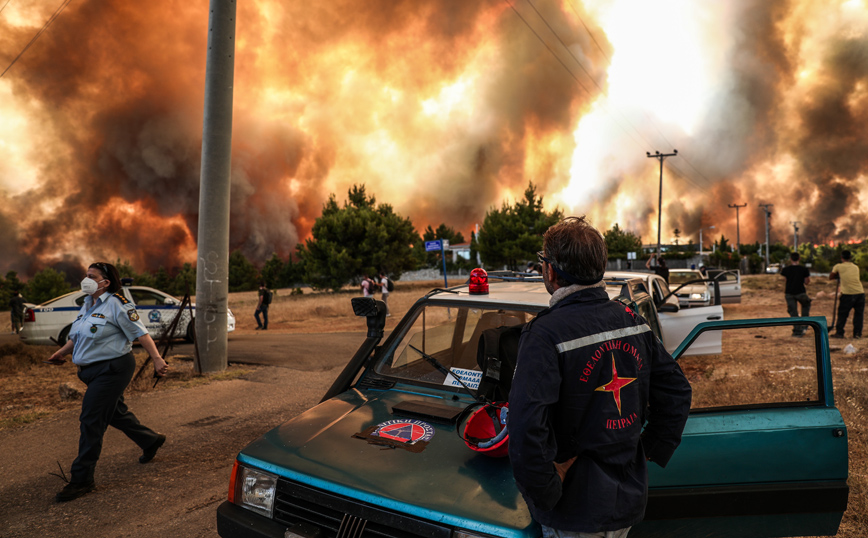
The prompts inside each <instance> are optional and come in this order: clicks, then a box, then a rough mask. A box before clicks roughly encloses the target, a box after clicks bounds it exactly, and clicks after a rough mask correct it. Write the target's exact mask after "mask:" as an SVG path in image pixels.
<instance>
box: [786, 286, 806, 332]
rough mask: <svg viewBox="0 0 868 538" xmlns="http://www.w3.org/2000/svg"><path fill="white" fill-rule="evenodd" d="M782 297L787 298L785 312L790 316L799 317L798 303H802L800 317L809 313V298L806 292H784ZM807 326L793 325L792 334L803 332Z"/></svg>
mask: <svg viewBox="0 0 868 538" xmlns="http://www.w3.org/2000/svg"><path fill="white" fill-rule="evenodd" d="M784 299H786V300H787V314H789V315H790V317H791V318H797V317H799V305H802V317H808V316H810V315H811V298H810V297H808V294H807V293H799V294H798V295H789V294H784ZM805 330H807V327H806V326H805V325H794V326H793V334H805Z"/></svg>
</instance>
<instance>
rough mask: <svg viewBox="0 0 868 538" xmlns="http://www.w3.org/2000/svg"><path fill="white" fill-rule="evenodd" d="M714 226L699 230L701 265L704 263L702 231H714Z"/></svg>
mask: <svg viewBox="0 0 868 538" xmlns="http://www.w3.org/2000/svg"><path fill="white" fill-rule="evenodd" d="M713 229H714V226H708V227H706V228H700V229H699V263H702V230H713Z"/></svg>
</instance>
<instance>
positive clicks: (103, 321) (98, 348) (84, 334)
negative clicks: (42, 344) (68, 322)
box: [69, 292, 148, 366]
mask: <svg viewBox="0 0 868 538" xmlns="http://www.w3.org/2000/svg"><path fill="white" fill-rule="evenodd" d="M145 334H148V329H146V328H145V324H144V323H142V321H141V320H140V319H139V314H138V312H136V305H134V304H133V303H131V302H130V301H128V300H127V298H126V297H125V296H124V295H123V293H121V292H118V293H116V294H114V295H111V294H108V293H103V294H102V295H100V296H99V297H97V298H96V299H94V298H93V297H91V296H89V295H88V296H87V297H85V299H84V304H83V305H82V306H81V310H79V312H78V317H77V318H75V321H74V322H73V323H72V328H71V329H70V331H69V338H70V340H72V341H73V342H75V348H73V351H72V362H73V363H75V364H76V365H78V366H86V365H88V364H93V363H96V362H99V361H105V360H110V359H116V358H118V357H120V356H122V355H126V354H127V353H129V352H130V351H131V350H132V348H133V344H132V341H133V340H135V339H136V338H138V337H140V336H143V335H145Z"/></svg>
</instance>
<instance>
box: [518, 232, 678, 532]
mask: <svg viewBox="0 0 868 538" xmlns="http://www.w3.org/2000/svg"><path fill="white" fill-rule="evenodd" d="M539 258H540V262H541V264H542V275H543V282H544V283H545V287H546V290H547V291H548V292H549V293H550V294H551V300H550V301H549V304H550V307H549V308H548V309H546V310H543V311H542V312H540V313H539V314H537V316H536V318H534V319H533V320H532V321H531V322H529V323H528V324H527V326H526V327H525V328H524V330H523V331H522V333H521V338H520V340H519V349H518V360H517V365H516V369H515V376H514V377H513V382H512V388H511V390H510V393H509V423H508V426H509V458H510V462H511V464H512V470H513V475H514V476H515V481H516V484H517V485H518V489H519V491H520V492H521V494H522V496H523V497H524V499H525V502H526V503H527V506H528V509H529V510H530V513H531V515H532V516H533V518H534V519H535V520H536V521H537V522H539V523H540V524H541V525H542V535H543V537H545V538H550V537H563V538H566V537H585V536H588V537H590V536H600V537H603V536H605V537H611V538H621V537H624V536H626V535H627V533H628V532H629V530H630V528H631V527H632V526H633V525H635V524H636V523H638V522H639V521H641V520H642V518H643V516H644V513H645V505H646V502H647V500H648V469H647V463H646V462H647V461H653V462H655V463H657V464H658V465H660V466H661V467H663V466H665V465H666V464H667V463H668V461H669V459H670V458H671V457H672V454H673V453H674V452H675V449H676V448H677V447H678V445H679V443H680V442H681V434H682V430H683V429H684V425H685V424H686V422H687V415H688V413H689V411H690V401H691V389H690V383H688V381H687V378H686V377H685V376H684V373H683V372H682V371H681V367H679V366H678V363H676V362H675V360H674V359H673V358H672V356H671V355H669V353H667V352H666V349H665V348H664V347H663V344H662V342H661V341H660V339H659V338H657V337H656V336H655V335H654V333H653V332H652V330H651V328H650V327H649V325H648V322H647V321H646V320H645V319H644V318H643V317H642V316H641V315H639V314H638V313H637V312H635V311H633V310H632V309H631V308H630V307H628V306H626V305H624V304H622V303H619V302H618V301H611V300H609V295H608V294H607V293H606V284H605V283H604V282H603V274H604V272H605V271H606V262H607V258H608V254H607V251H606V243H605V240H604V239H603V236H602V235H601V234H600V232H599V231H597V230H596V229H595V228H594V227H593V226H591V225H590V224H589V223H588V222H587V221H586V220H585V218H584V217H581V218H576V217H570V218H568V219H565V220H563V221H561V222H560V223H558V224H555V225H554V226H552V227H551V228H549V229H548V230H547V231H546V232H545V234H544V235H543V251H542V252H540V253H539ZM597 359H600V360H597ZM646 420H647V423H646Z"/></svg>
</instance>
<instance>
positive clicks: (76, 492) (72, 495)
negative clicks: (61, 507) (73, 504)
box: [54, 480, 94, 503]
mask: <svg viewBox="0 0 868 538" xmlns="http://www.w3.org/2000/svg"><path fill="white" fill-rule="evenodd" d="M93 488H94V485H93V480H91V481H90V482H70V483H69V484H67V485H66V486H64V487H63V489H62V490H60V491H59V492H58V493H57V495H55V496H54V500H56V501H57V502H59V503H65V502H67V501H71V500H73V499H78V498H79V497H81V496H82V495H86V494H88V493H90V492H91V491H93Z"/></svg>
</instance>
